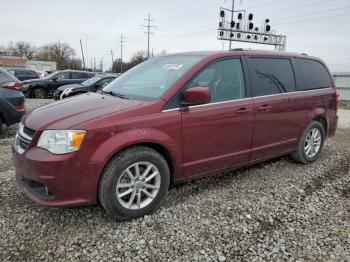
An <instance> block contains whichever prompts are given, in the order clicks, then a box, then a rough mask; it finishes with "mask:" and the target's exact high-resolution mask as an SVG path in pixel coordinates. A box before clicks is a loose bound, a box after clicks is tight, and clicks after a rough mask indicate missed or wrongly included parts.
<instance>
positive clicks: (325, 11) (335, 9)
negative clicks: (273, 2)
mask: <svg viewBox="0 0 350 262" xmlns="http://www.w3.org/2000/svg"><path fill="white" fill-rule="evenodd" d="M348 8H350V6H343V7H340V8H333V9H328V10H322V11H317V12H310V13H305V14H302V15H297V16H288V17H284V18H283V19H282V21H283V20H289V19H294V18H299V17H305V16H309V15H315V14H322V13H329V12H334V11H339V10H343V9H348Z"/></svg>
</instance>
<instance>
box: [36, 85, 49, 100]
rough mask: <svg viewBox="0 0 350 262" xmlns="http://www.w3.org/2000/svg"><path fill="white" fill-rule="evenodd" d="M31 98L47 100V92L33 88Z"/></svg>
mask: <svg viewBox="0 0 350 262" xmlns="http://www.w3.org/2000/svg"><path fill="white" fill-rule="evenodd" d="M33 97H34V98H39V99H45V98H47V92H46V90H45V89H44V88H41V87H39V88H35V89H34V90H33Z"/></svg>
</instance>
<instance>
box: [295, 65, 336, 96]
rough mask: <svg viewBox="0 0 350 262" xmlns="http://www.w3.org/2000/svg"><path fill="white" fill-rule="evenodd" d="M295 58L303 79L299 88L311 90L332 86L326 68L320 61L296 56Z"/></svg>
mask: <svg viewBox="0 0 350 262" xmlns="http://www.w3.org/2000/svg"><path fill="white" fill-rule="evenodd" d="M295 60H296V62H297V65H298V67H299V70H300V73H301V77H302V80H303V81H302V86H300V87H299V89H301V90H311V89H317V88H325V87H331V86H332V80H331V77H330V75H329V73H328V71H327V69H326V68H325V67H324V66H323V65H322V64H321V63H320V62H317V61H315V60H310V59H303V58H296V59H295Z"/></svg>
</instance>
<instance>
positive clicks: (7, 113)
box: [0, 95, 26, 126]
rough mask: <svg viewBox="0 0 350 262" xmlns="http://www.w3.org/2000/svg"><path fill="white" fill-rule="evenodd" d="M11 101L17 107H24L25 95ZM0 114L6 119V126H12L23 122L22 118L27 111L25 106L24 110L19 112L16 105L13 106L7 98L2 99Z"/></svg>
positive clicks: (0, 100)
mask: <svg viewBox="0 0 350 262" xmlns="http://www.w3.org/2000/svg"><path fill="white" fill-rule="evenodd" d="M11 99H12V100H13V101H12V102H13V103H15V104H16V105H24V97H23V95H22V96H18V97H11ZM0 112H1V113H2V114H3V116H4V118H5V124H6V126H10V125H13V124H15V123H19V122H20V121H21V118H22V116H23V115H24V114H25V113H26V109H25V106H23V109H21V110H17V109H16V108H15V105H12V104H11V103H10V102H9V101H8V100H7V99H6V98H4V97H0Z"/></svg>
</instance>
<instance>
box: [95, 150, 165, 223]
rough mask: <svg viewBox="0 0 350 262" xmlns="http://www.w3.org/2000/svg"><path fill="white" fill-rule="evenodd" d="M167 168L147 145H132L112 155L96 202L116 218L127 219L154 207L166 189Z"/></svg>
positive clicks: (147, 212)
mask: <svg viewBox="0 0 350 262" xmlns="http://www.w3.org/2000/svg"><path fill="white" fill-rule="evenodd" d="M169 182H170V172H169V167H168V164H167V162H166V161H165V159H164V158H163V157H162V156H161V155H160V154H159V153H158V152H157V151H155V150H153V149H150V148H147V147H141V146H137V147H132V148H129V149H127V150H124V151H122V152H121V153H119V154H118V155H117V156H116V157H114V158H113V159H112V160H111V161H110V162H109V164H108V165H107V167H106V168H105V171H104V172H103V174H102V177H101V181H100V185H99V201H100V204H101V205H102V207H103V208H104V209H105V210H106V211H107V212H108V213H109V214H110V215H112V216H113V217H115V218H116V219H117V220H130V219H134V218H138V217H141V216H144V215H146V214H149V213H151V212H153V211H154V210H156V209H157V208H158V207H159V206H160V204H161V202H162V200H163V199H164V198H165V196H166V195H167V192H168V188H169Z"/></svg>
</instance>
